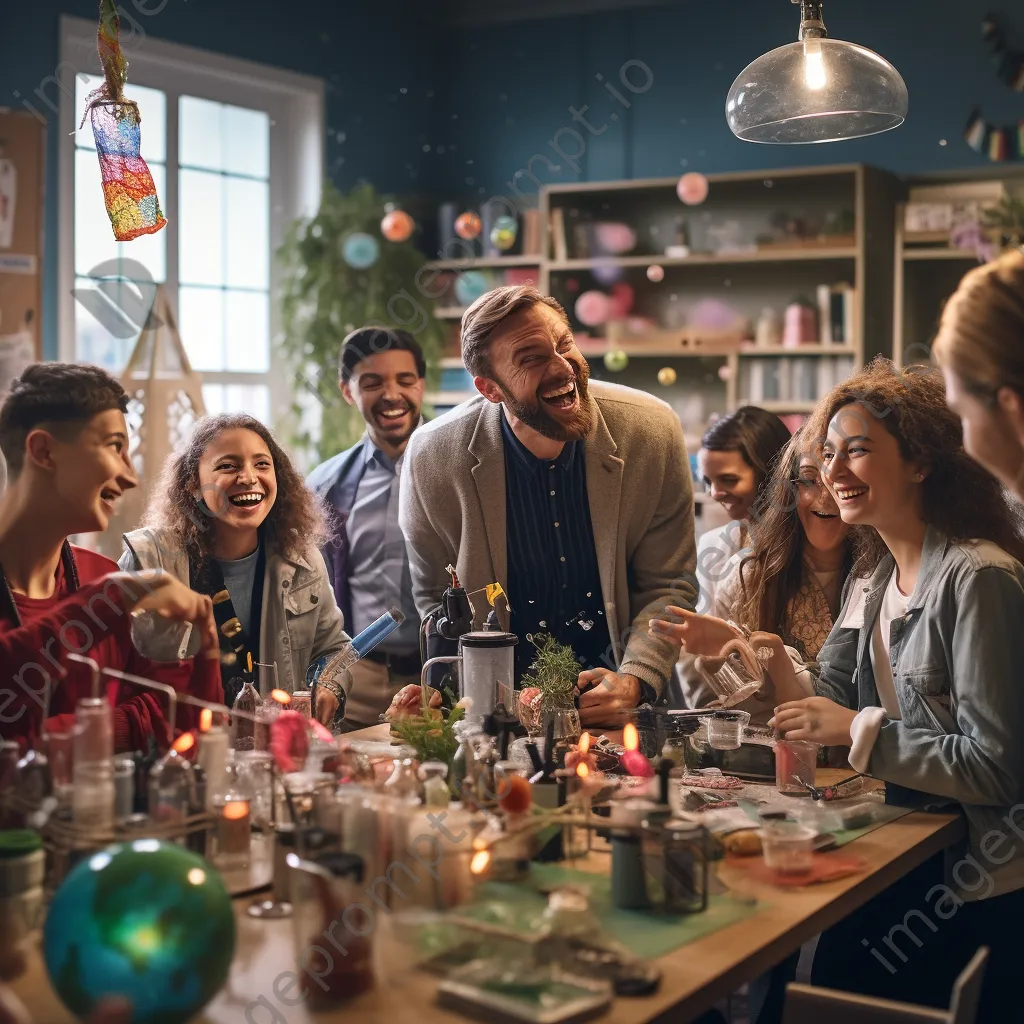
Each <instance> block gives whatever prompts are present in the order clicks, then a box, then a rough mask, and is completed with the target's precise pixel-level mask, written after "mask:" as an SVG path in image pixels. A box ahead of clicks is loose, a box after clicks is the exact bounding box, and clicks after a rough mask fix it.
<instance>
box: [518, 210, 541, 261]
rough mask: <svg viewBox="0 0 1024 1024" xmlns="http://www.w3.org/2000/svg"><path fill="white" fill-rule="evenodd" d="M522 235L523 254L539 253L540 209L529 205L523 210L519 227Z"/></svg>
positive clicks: (534, 254)
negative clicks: (528, 207)
mask: <svg viewBox="0 0 1024 1024" xmlns="http://www.w3.org/2000/svg"><path fill="white" fill-rule="evenodd" d="M520 231H521V232H522V237H523V245H522V251H523V255H524V256H539V255H540V210H538V209H537V208H536V207H531V208H530V209H528V210H523V213H522V226H521V228H520Z"/></svg>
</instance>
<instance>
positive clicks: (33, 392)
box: [0, 363, 128, 478]
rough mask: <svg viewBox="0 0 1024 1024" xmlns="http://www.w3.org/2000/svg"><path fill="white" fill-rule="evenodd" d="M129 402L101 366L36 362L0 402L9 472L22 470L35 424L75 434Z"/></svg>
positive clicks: (65, 435)
mask: <svg viewBox="0 0 1024 1024" xmlns="http://www.w3.org/2000/svg"><path fill="white" fill-rule="evenodd" d="M127 408H128V395H127V394H126V393H125V390H124V388H123V387H121V385H120V384H118V382H117V381H116V380H114V378H113V377H111V376H110V374H109V373H107V372H106V371H104V370H101V369H100V368H99V367H98V366H81V365H79V364H77V363H33V364H32V366H30V367H28V369H26V370H25V372H24V373H23V374H22V375H21V376H20V377H17V378H16V379H15V380H13V381H12V382H11V387H10V390H9V391H8V392H7V394H6V396H4V402H3V406H0V451H2V452H3V456H4V458H5V459H6V460H7V470H8V474H9V476H10V477H12V478H13V477H15V476H17V475H18V474H19V473H20V472H21V468H22V465H23V463H24V461H25V439H26V438H27V437H28V435H29V433H30V432H31V431H33V430H35V429H36V428H39V427H41V428H42V429H43V430H48V431H50V433H51V434H53V435H54V436H55V437H57V438H59V439H60V440H61V441H65V442H67V441H71V440H73V439H74V438H75V437H76V436H77V434H78V432H79V431H80V430H81V429H82V428H83V427H84V426H85V425H86V424H87V423H88V422H89V420H91V419H92V418H93V416H97V415H99V414H100V413H101V412H108V411H109V410H110V409H120V410H121V412H125V411H126V410H127Z"/></svg>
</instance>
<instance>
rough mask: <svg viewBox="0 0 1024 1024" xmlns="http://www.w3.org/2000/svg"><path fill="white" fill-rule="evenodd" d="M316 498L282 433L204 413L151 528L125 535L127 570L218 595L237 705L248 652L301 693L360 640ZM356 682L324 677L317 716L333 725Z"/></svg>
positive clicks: (162, 490)
mask: <svg viewBox="0 0 1024 1024" xmlns="http://www.w3.org/2000/svg"><path fill="white" fill-rule="evenodd" d="M325 534H326V527H325V520H324V516H323V513H322V511H321V508H320V506H319V504H318V503H317V499H316V498H315V497H314V495H313V494H312V492H311V491H310V490H309V489H308V488H307V487H306V485H305V483H304V482H303V480H302V477H301V476H300V475H299V473H298V471H297V470H296V469H295V467H294V466H293V465H292V463H291V460H290V459H289V458H288V455H287V454H286V453H285V451H284V450H283V449H282V448H281V446H280V445H279V444H278V443H277V441H276V440H275V439H274V436H273V435H272V434H271V432H270V431H269V430H268V429H267V428H266V427H265V426H264V425H263V424H262V423H260V422H259V420H257V419H254V418H253V417H252V416H248V415H246V414H244V413H231V414H226V415H221V416H207V417H203V418H202V419H200V420H199V421H198V422H197V423H196V425H195V427H194V428H193V430H192V432H191V434H190V435H189V437H188V439H187V441H186V442H185V444H184V446H183V447H182V448H181V449H180V450H179V451H177V452H175V453H174V454H173V455H171V456H170V457H169V458H168V459H167V461H166V463H165V464H164V467H163V473H162V476H161V479H160V482H159V484H158V485H157V486H156V487H155V488H154V490H153V494H152V497H151V500H150V507H149V509H148V511H147V514H146V518H145V526H144V527H143V528H142V529H139V530H134V531H133V532H131V533H129V534H126V535H125V538H124V540H125V545H126V549H125V552H124V554H123V555H122V556H121V560H120V565H121V568H122V569H150V568H158V567H160V568H164V569H167V570H168V571H169V572H171V573H173V574H174V575H175V576H177V577H178V579H180V580H181V581H182V582H184V583H186V584H188V585H189V586H191V587H192V588H193V589H194V590H197V591H199V592H200V593H205V594H209V595H210V596H211V597H212V598H213V604H214V609H213V610H214V617H215V619H216V620H217V626H218V631H219V635H220V644H221V659H222V665H223V668H222V676H223V678H224V680H225V691H226V694H225V695H226V697H227V699H228V702H229V703H231V702H233V701H234V697H235V696H236V693H235V692H232V687H231V683H230V682H229V681H230V680H232V679H234V680H236V683H235V687H237V685H238V683H237V680H239V679H240V678H241V676H242V672H243V670H244V669H245V668H246V666H247V661H248V658H249V656H251V658H252V662H253V663H254V664H255V663H257V662H259V663H262V664H276V665H277V673H278V674H277V686H278V687H279V688H280V689H282V690H285V691H286V692H288V693H291V692H292V691H293V690H298V689H302V688H303V686H304V681H305V678H306V672H307V670H308V668H309V666H310V664H311V663H313V662H315V661H317V660H318V659H320V658H321V657H323V656H324V655H326V656H328V659H330V658H331V657H333V656H334V655H336V654H339V653H340V652H341V651H342V650H343V649H344V648H345V646H346V645H347V644H348V642H349V637H348V636H347V635H346V633H345V631H344V623H343V621H342V615H341V612H340V611H339V610H338V605H337V602H336V601H335V598H334V592H333V590H332V589H331V585H330V582H329V579H328V575H327V567H326V565H325V564H324V560H323V557H322V556H321V554H320V551H319V548H320V545H321V543H322V542H323V540H324V539H325ZM348 685H349V680H348V677H347V675H345V674H343V673H341V672H331V671H330V663H329V662H328V668H327V669H325V670H324V673H323V675H321V677H320V679H319V680H318V686H317V696H316V701H317V706H316V708H315V714H316V717H317V718H318V719H320V721H322V722H330V721H331V720H333V718H334V715H335V712H336V711H337V709H338V707H339V704H343V703H344V695H345V693H347V688H348Z"/></svg>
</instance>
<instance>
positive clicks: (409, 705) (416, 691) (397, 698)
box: [384, 683, 441, 721]
mask: <svg viewBox="0 0 1024 1024" xmlns="http://www.w3.org/2000/svg"><path fill="white" fill-rule="evenodd" d="M428 689H429V690H430V707H432V708H439V707H440V706H441V691H440V690H435V689H434V688H433V687H432V686H431V687H428ZM422 692H423V691H422V688H421V687H420V685H419V684H418V683H410V684H409V685H408V686H403V687H402V689H400V690H399V691H398V693H396V694H395V695H394V697H393V698H392V699H391V706H390V707H389V708H388V709H387V711H385V712H384V717H385V718H386V719H388V720H389V721H390V719H392V718H400V717H402V716H403V715H415V714H417V713H418V711H419V708H420V705H421V702H422V700H423V696H422Z"/></svg>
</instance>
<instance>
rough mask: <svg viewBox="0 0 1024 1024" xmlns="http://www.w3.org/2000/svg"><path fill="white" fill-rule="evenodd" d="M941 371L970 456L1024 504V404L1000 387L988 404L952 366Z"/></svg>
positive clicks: (948, 399) (1008, 390) (949, 402)
mask: <svg viewBox="0 0 1024 1024" xmlns="http://www.w3.org/2000/svg"><path fill="white" fill-rule="evenodd" d="M942 372H943V376H944V377H945V379H946V404H947V405H948V406H949V408H950V409H951V410H952V411H953V412H955V413H956V414H957V416H959V417H960V422H961V424H962V425H963V431H964V448H965V449H967V454H968V455H970V457H971V458H972V459H974V461H975V462H979V463H981V465H983V466H984V467H985V468H986V469H987V470H988V471H989V472H990V473H991V474H992V475H993V476H995V477H997V478H998V479H999V480H1000V481H1001V482H1002V484H1003V485H1004V486H1005V487H1008V488H1009V489H1010V490H1011V491H1013V492H1014V493H1015V494H1016V495H1017V497H1018V498H1020V499H1021V500H1022V501H1024V401H1022V400H1021V397H1020V396H1019V395H1018V394H1017V393H1016V392H1015V391H1013V390H1012V389H1011V388H1000V389H999V390H998V391H997V392H996V394H995V396H994V401H991V402H986V401H985V400H984V399H983V398H981V397H980V396H979V395H977V394H975V393H974V392H972V391H969V390H968V389H967V388H965V387H964V384H963V382H962V381H961V380H960V377H959V376H958V374H957V373H955V372H954V371H953V370H951V369H950V368H949V367H944V368H943V371H942Z"/></svg>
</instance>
